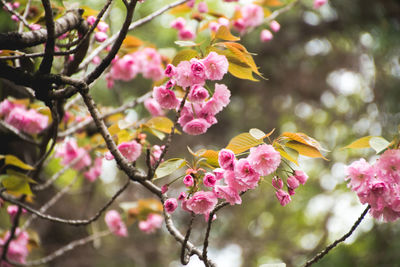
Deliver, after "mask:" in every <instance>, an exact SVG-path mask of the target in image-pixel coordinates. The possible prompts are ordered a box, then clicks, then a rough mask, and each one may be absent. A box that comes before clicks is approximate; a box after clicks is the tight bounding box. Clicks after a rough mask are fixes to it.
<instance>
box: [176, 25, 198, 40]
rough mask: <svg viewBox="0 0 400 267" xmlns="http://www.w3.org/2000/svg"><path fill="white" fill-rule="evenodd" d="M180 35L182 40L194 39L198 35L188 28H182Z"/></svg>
mask: <svg viewBox="0 0 400 267" xmlns="http://www.w3.org/2000/svg"><path fill="white" fill-rule="evenodd" d="M178 36H179V39H181V40H193V39H194V38H195V37H196V35H195V33H194V32H193V31H192V30H190V29H186V28H184V29H182V30H180V31H179V34H178Z"/></svg>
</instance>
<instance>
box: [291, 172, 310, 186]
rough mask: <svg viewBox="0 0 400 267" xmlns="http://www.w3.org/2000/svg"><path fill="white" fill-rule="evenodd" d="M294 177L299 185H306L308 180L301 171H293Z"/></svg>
mask: <svg viewBox="0 0 400 267" xmlns="http://www.w3.org/2000/svg"><path fill="white" fill-rule="evenodd" d="M294 177H295V178H296V179H297V180H298V181H299V183H301V184H303V185H304V184H305V183H306V181H307V179H308V176H307V174H306V173H305V172H303V171H301V170H295V171H294Z"/></svg>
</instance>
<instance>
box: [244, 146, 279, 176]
mask: <svg viewBox="0 0 400 267" xmlns="http://www.w3.org/2000/svg"><path fill="white" fill-rule="evenodd" d="M247 159H248V161H249V162H250V164H251V166H252V167H253V169H254V170H256V171H257V172H258V173H259V174H260V175H262V176H266V175H269V174H271V173H273V172H274V171H275V170H276V169H277V168H278V166H279V164H280V163H281V155H280V154H279V152H278V151H276V150H275V149H274V147H273V146H271V145H266V144H263V145H260V146H257V147H252V148H250V155H249V156H248V157H247Z"/></svg>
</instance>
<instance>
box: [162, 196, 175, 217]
mask: <svg viewBox="0 0 400 267" xmlns="http://www.w3.org/2000/svg"><path fill="white" fill-rule="evenodd" d="M177 207H178V201H177V200H176V198H168V199H167V200H165V202H164V208H165V211H166V212H168V213H173V212H174V211H175V210H176V208H177Z"/></svg>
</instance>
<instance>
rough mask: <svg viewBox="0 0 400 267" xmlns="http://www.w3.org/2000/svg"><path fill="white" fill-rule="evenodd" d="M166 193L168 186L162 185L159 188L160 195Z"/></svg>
mask: <svg viewBox="0 0 400 267" xmlns="http://www.w3.org/2000/svg"><path fill="white" fill-rule="evenodd" d="M167 191H168V185H166V184H165V185H163V186H162V187H161V193H162V194H165V193H166V192H167Z"/></svg>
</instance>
